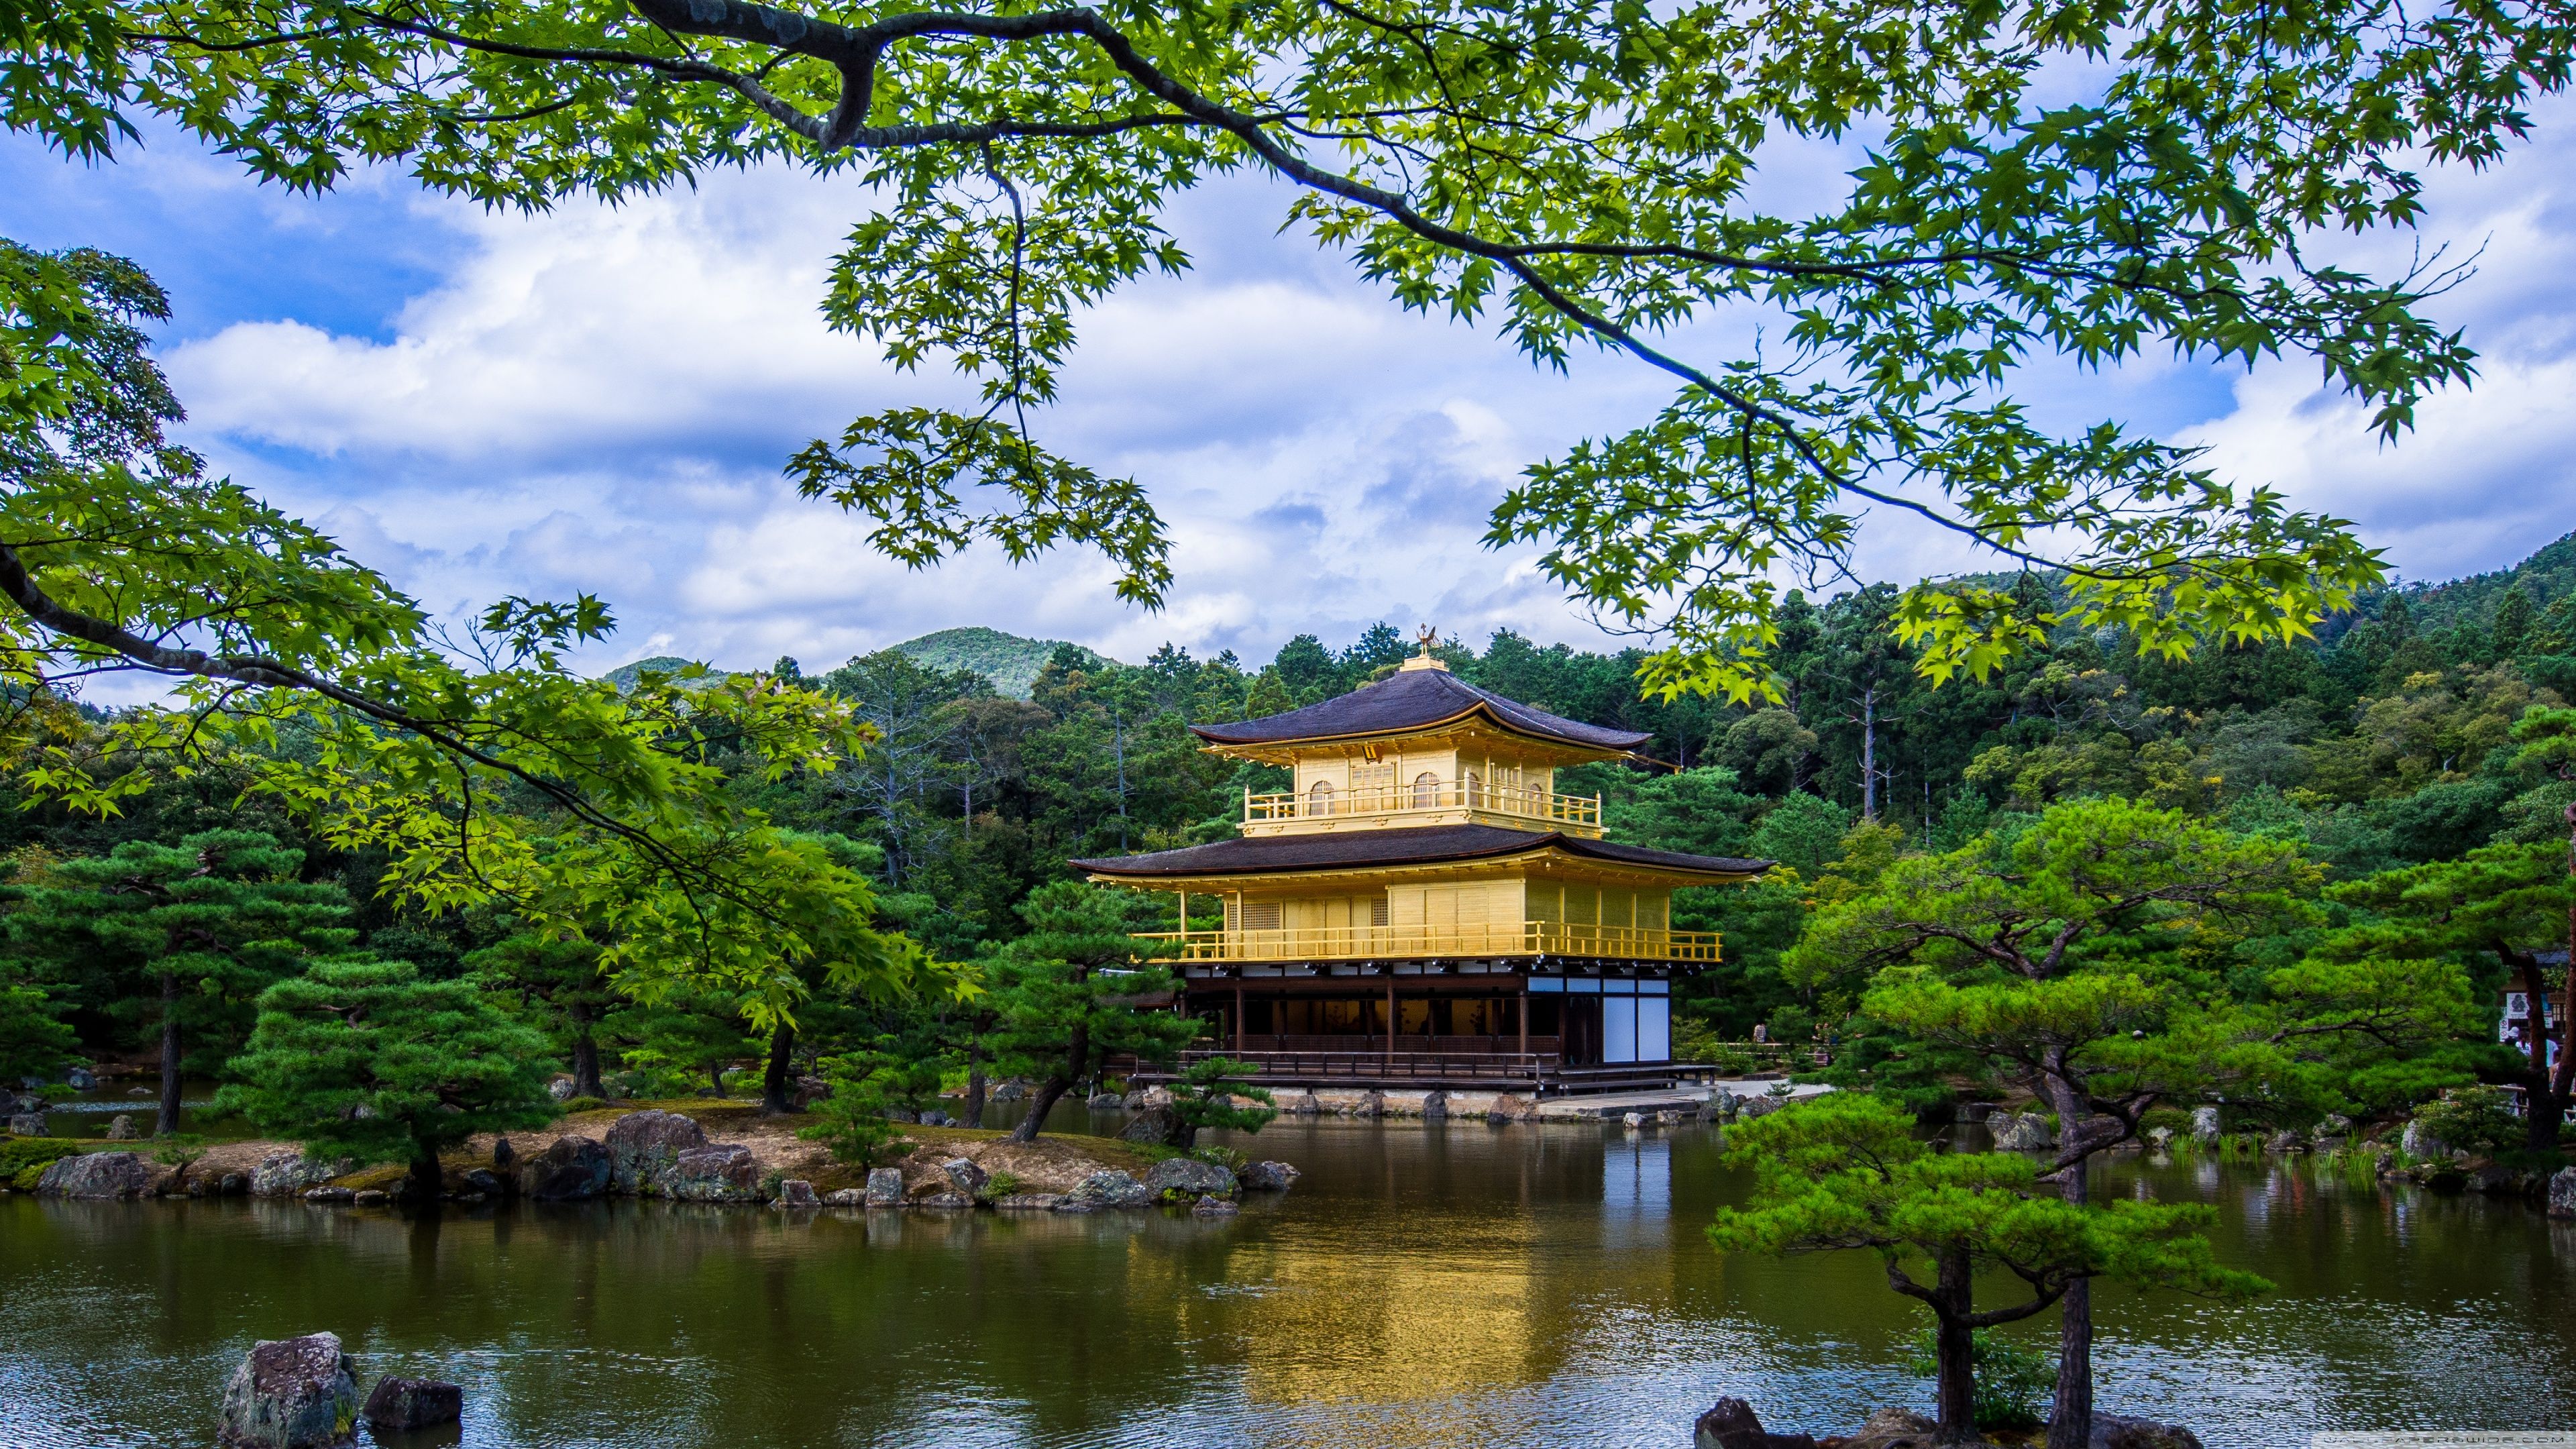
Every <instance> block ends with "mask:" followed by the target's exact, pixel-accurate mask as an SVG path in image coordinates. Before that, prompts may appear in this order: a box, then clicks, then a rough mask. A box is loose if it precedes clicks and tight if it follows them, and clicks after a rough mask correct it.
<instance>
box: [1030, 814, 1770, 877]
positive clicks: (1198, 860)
mask: <svg viewBox="0 0 2576 1449" xmlns="http://www.w3.org/2000/svg"><path fill="white" fill-rule="evenodd" d="M1550 846H1553V847H1555V848H1557V849H1559V850H1562V851H1564V852H1566V853H1567V854H1569V855H1577V856H1582V857H1584V858H1586V859H1589V860H1599V861H1605V862H1608V863H1610V864H1614V865H1644V866H1654V867H1657V868H1660V869H1665V870H1686V871H1696V872H1701V873H1704V874H1709V875H1739V876H1740V875H1758V874H1760V873H1761V872H1763V871H1766V870H1769V869H1770V868H1771V862H1769V861H1767V860H1732V859H1728V858H1726V857H1724V856H1714V855H1684V854H1682V853H1681V852H1679V851H1674V850H1648V849H1646V848H1645V847H1644V846H1641V845H1614V844H1612V843H1611V842H1609V841H1606V840H1587V839H1585V838H1583V837H1582V836H1580V835H1565V834H1562V833H1559V832H1557V831H1553V830H1510V829H1506V828H1504V827H1503V826H1500V825H1423V826H1414V827H1411V828H1398V829H1394V830H1354V831H1351V832H1349V833H1347V834H1345V833H1339V832H1334V833H1326V834H1316V835H1240V836H1237V837H1235V838H1234V839H1232V840H1220V841H1218V842H1217V843H1215V844H1214V845H1193V846H1189V847H1187V848H1185V849H1181V850H1158V851H1155V852H1154V853H1153V854H1151V855H1120V856H1111V857H1109V858H1107V859H1104V860H1077V861H1075V862H1073V864H1075V865H1077V866H1080V867H1082V868H1083V869H1084V870H1088V871H1096V872H1098V873H1099V874H1101V875H1116V876H1178V875H1263V874H1267V873H1269V872H1272V871H1283V870H1334V869H1355V868H1358V867H1361V866H1382V865H1430V864H1434V863H1437V862H1442V861H1453V860H1482V859H1488V858H1498V857H1502V856H1511V855H1523V854H1526V853H1528V852H1530V851H1534V850H1545V849H1547V848H1548V847H1550Z"/></svg>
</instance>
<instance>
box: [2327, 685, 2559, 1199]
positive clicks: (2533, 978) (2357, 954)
mask: <svg viewBox="0 0 2576 1449" xmlns="http://www.w3.org/2000/svg"><path fill="white" fill-rule="evenodd" d="M2514 735H2515V738H2516V739H2517V740H2518V741H2519V742H2520V745H2521V748H2520V751H2519V755H2518V763H2520V764H2522V765H2524V766H2525V767H2526V768H2536V769H2540V770H2545V771H2548V772H2550V773H2552V774H2556V775H2559V776H2560V777H2562V778H2564V777H2566V776H2568V775H2570V774H2576V709H2538V708H2535V709H2533V710H2531V711H2530V712H2529V713H2527V714H2526V715H2525V716H2524V717H2523V719H2522V721H2521V723H2519V724H2517V725H2516V726H2515V728H2514ZM2568 809H2569V812H2570V816H2571V818H2570V825H2571V827H2576V806H2570V807H2568ZM2332 894H2333V895H2334V897H2335V898H2337V899H2339V900H2341V901H2344V902H2346V903H2348V904H2350V905H2353V906H2357V907H2360V908H2361V909H2362V910H2363V911H2364V912H2366V913H2367V914H2366V915H2365V917H2364V919H2363V920H2362V921H2361V922H2359V923H2358V924H2356V925H2355V926H2353V927H2351V928H2350V929H2347V930H2345V931H2342V932H2338V933H2337V934H2336V935H2335V936H2334V937H2332V938H2330V939H2329V940H2328V941H2327V942H2326V943H2325V944H2324V945H2323V946H2321V947H2320V948H2319V952H2318V954H2319V955H2321V956H2331V957H2333V958H2336V959H2341V960H2353V961H2359V960H2386V961H2438V960H2452V961H2460V960H2468V961H2478V962H2480V963H2482V964H2489V965H2493V966H2496V967H2499V968H2501V969H2502V970H2503V972H2504V973H2505V975H2506V977H2507V979H2509V980H2511V981H2513V982H2514V984H2515V985H2516V986H2518V987H2519V988H2520V989H2521V990H2522V991H2523V992H2524V999H2525V1000H2527V1001H2529V1002H2530V1003H2531V1008H2532V1014H2531V1016H2530V1018H2529V1021H2530V1026H2529V1028H2528V1029H2527V1030H2526V1032H2525V1033H2524V1038H2523V1042H2522V1052H2521V1060H2520V1062H2519V1063H2517V1064H2516V1066H2515V1067H2513V1068H2508V1069H2505V1070H2503V1071H2500V1072H2498V1073H2495V1074H2494V1075H2496V1076H2499V1077H2501V1078H2502V1079H2504V1080H2509V1081H2513V1082H2515V1083H2516V1084H2517V1085H2519V1086H2520V1087H2521V1088H2522V1089H2523V1103H2524V1113H2523V1121H2524V1127H2525V1132H2526V1139H2525V1146H2526V1147H2527V1148H2528V1149H2529V1150H2531V1151H2534V1152H2553V1151H2556V1150H2557V1148H2558V1144H2559V1137H2560V1127H2561V1124H2562V1123H2563V1122H2564V1120H2565V1118H2566V1115H2567V1112H2568V1109H2569V1108H2570V1107H2571V1106H2576V1011H2563V1012H2561V1013H2560V1016H2559V1021H2558V1034H2557V1039H2556V1040H2555V1041H2554V1042H2553V1041H2552V1040H2551V1037H2550V1033H2549V1032H2547V1031H2546V1030H2543V1029H2542V1023H2543V1021H2544V1019H2545V1018H2544V1015H2543V1012H2542V1007H2541V1003H2542V1002H2544V1001H2546V1000H2547V999H2548V998H2549V996H2550V995H2551V988H2552V986H2553V985H2555V987H2556V988H2557V990H2558V991H2559V992H2560V993H2564V992H2567V991H2569V990H2571V989H2576V958H2571V960H2570V962H2569V964H2568V965H2567V966H2565V967H2564V968H2562V973H2561V975H2560V978H2559V980H2558V981H2557V982H2555V983H2553V982H2552V981H2551V980H2550V978H2549V972H2548V967H2547V965H2546V964H2545V963H2544V962H2543V961H2542V960H2541V953H2542V952H2544V951H2549V950H2554V949H2556V948H2557V947H2560V946H2576V838H2571V839H2570V840H2568V841H2566V842H2564V843H2561V842H2559V841H2555V840H2541V841H2530V842H2505V843H2501V844H2496V845H2487V846H2481V847H2479V848H2478V849H2475V850H2472V851H2470V852H2469V853H2468V854H2466V855H2464V856H2462V857H2460V858H2459V859H2457V860H2437V861H2432V862H2429V863H2427V864H2424V865H2414V866H2406V867H2403V868H2401V869H2398V870H2390V871H2382V872H2380V873H2379V874H2377V875H2374V876H2370V877H2368V878H2366V879H2363V880H2358V881H2353V882H2350V883H2348V884H2345V885H2341V886H2338V887H2336V888H2335V889H2334V890H2333V892H2332ZM2561 999H2562V1000H2565V999H2566V998H2565V997H2564V996H2563V995H2562V997H2561ZM2553 1049H2554V1055H2555V1057H2556V1060H2555V1061H2554V1062H2553V1061H2552V1060H2551V1058H2552V1056H2553Z"/></svg>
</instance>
